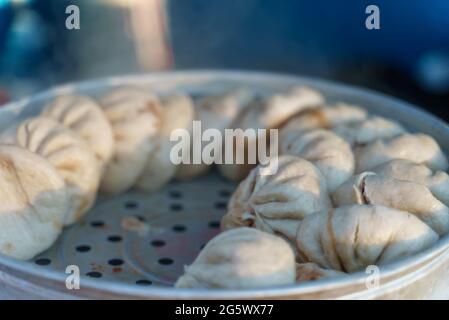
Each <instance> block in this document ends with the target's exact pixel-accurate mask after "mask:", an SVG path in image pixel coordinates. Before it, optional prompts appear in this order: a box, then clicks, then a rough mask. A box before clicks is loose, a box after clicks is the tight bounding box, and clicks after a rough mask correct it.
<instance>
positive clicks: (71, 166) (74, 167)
mask: <svg viewBox="0 0 449 320" xmlns="http://www.w3.org/2000/svg"><path fill="white" fill-rule="evenodd" d="M56 168H57V169H59V170H65V171H73V172H76V171H78V168H79V164H78V163H77V162H74V161H66V162H64V163H61V164H59V165H57V166H56Z"/></svg>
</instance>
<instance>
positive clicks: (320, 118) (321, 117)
mask: <svg viewBox="0 0 449 320" xmlns="http://www.w3.org/2000/svg"><path fill="white" fill-rule="evenodd" d="M309 114H310V116H311V117H313V118H314V120H315V121H316V122H317V124H318V126H319V127H320V128H330V123H329V121H328V119H327V117H326V116H325V114H324V112H323V110H322V109H313V110H310V111H309Z"/></svg>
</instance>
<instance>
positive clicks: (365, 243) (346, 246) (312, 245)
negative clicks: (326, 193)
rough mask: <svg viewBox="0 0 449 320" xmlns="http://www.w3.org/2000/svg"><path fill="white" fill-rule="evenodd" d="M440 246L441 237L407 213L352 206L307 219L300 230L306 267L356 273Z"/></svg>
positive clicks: (299, 238) (299, 240) (301, 253)
mask: <svg viewBox="0 0 449 320" xmlns="http://www.w3.org/2000/svg"><path fill="white" fill-rule="evenodd" d="M437 240H438V234H437V233H435V232H434V231H433V230H432V229H431V228H430V227H428V226H427V225H426V224H425V223H424V222H422V221H421V220H419V219H418V218H417V217H415V216H414V215H412V214H410V213H408V212H405V211H400V210H396V209H392V208H387V207H383V206H378V205H350V206H342V207H339V208H336V209H331V210H327V211H321V212H319V213H317V214H314V215H310V216H308V217H307V218H306V219H304V221H303V222H302V223H301V225H300V227H299V229H298V234H297V241H296V243H297V247H298V252H299V256H300V257H301V258H302V259H303V261H305V262H312V263H315V264H317V265H318V266H319V267H320V268H325V269H330V270H336V271H343V272H355V271H359V270H363V269H364V268H366V267H367V266H370V265H384V264H387V263H390V262H393V261H395V260H398V259H400V258H402V257H406V256H410V255H413V254H416V253H418V252H420V251H423V250H425V249H427V248H429V247H431V246H432V245H433V244H434V243H435V242H436V241H437Z"/></svg>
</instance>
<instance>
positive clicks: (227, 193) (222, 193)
mask: <svg viewBox="0 0 449 320" xmlns="http://www.w3.org/2000/svg"><path fill="white" fill-rule="evenodd" d="M231 194H232V192H231V191H230V190H227V189H222V190H220V191H219V192H218V195H219V196H220V197H222V198H229V197H230V196H231Z"/></svg>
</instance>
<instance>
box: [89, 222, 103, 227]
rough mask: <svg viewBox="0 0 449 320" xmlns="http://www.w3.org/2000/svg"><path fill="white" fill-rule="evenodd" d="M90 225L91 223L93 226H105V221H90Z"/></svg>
mask: <svg viewBox="0 0 449 320" xmlns="http://www.w3.org/2000/svg"><path fill="white" fill-rule="evenodd" d="M90 225H91V226H92V227H93V228H101V227H104V225H105V223H104V222H103V221H100V220H95V221H92V222H91V223H90Z"/></svg>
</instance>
